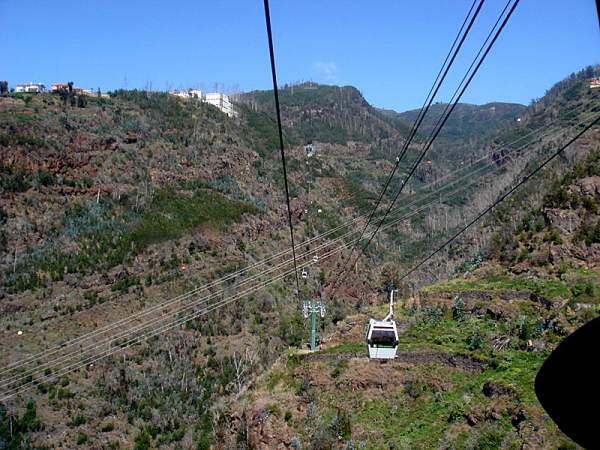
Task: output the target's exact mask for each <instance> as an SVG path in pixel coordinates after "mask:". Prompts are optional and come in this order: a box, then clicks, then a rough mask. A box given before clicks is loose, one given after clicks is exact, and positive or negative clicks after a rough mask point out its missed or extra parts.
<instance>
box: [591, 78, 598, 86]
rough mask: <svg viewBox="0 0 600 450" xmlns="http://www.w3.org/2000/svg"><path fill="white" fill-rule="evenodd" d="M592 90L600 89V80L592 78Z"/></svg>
mask: <svg viewBox="0 0 600 450" xmlns="http://www.w3.org/2000/svg"><path fill="white" fill-rule="evenodd" d="M590 88H591V89H595V88H600V78H592V79H591V80H590Z"/></svg>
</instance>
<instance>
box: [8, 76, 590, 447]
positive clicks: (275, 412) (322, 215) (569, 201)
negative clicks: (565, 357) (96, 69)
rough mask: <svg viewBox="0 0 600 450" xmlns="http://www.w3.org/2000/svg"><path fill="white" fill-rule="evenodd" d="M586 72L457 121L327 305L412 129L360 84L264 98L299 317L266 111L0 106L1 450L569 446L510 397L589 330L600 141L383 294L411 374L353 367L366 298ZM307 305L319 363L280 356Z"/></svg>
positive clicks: (483, 183) (486, 186)
mask: <svg viewBox="0 0 600 450" xmlns="http://www.w3.org/2000/svg"><path fill="white" fill-rule="evenodd" d="M588 72H589V71H587V72H582V73H581V74H577V75H574V76H572V77H570V78H569V79H567V80H565V81H563V82H561V83H559V84H558V85H557V86H556V87H554V88H553V89H551V90H550V91H549V92H548V94H547V96H545V97H544V98H542V99H539V100H538V101H536V102H534V103H532V105H530V106H529V107H527V108H526V109H525V108H524V107H521V106H520V105H507V104H502V103H495V104H493V105H484V106H473V105H461V106H460V108H458V109H457V111H456V113H457V115H456V116H455V117H454V118H453V119H451V120H450V121H449V122H448V128H447V130H446V132H445V134H444V135H443V138H444V140H443V142H437V143H436V144H435V145H434V147H433V148H432V150H431V152H430V154H429V155H428V156H427V158H426V159H425V160H424V161H423V164H422V166H421V167H420V168H419V169H418V170H417V171H416V173H415V177H414V179H413V180H411V182H410V183H409V184H408V186H407V189H406V190H405V192H404V193H403V195H402V196H401V197H400V199H399V201H398V203H397V205H396V207H395V208H394V209H393V211H392V214H391V215H390V216H389V217H388V219H387V220H386V222H385V224H384V226H383V227H382V230H381V233H379V234H378V236H377V238H376V239H375V240H374V241H373V243H372V245H371V246H370V247H369V249H368V250H367V251H366V252H365V255H364V256H363V258H362V259H361V260H360V262H359V263H358V264H357V265H356V266H355V267H353V268H352V270H350V271H348V272H346V274H345V276H344V279H343V282H342V283H336V281H337V279H336V277H339V274H340V270H341V269H342V267H341V263H342V261H344V257H345V256H346V254H347V252H345V250H344V247H343V244H349V243H352V242H353V240H355V239H356V238H357V231H360V229H361V228H362V226H363V225H364V223H365V216H364V215H365V214H367V213H368V212H369V211H370V210H371V208H372V207H373V205H374V203H375V200H376V199H377V196H378V194H379V191H380V189H381V187H382V185H383V183H384V182H385V179H386V177H387V175H388V173H389V172H390V170H391V169H392V167H393V164H394V161H395V158H396V156H397V154H398V153H399V151H400V149H401V148H402V146H403V145H404V143H405V138H406V136H407V134H408V129H409V127H410V125H411V124H410V118H411V117H413V115H414V114H413V113H412V112H408V113H402V114H393V113H390V112H384V111H381V110H378V109H377V108H374V107H373V106H371V105H369V104H368V103H367V102H366V101H365V99H364V98H363V97H362V95H361V94H360V92H359V91H358V90H357V89H355V88H353V87H337V86H325V85H317V84H314V83H306V84H301V85H294V86H286V87H285V88H284V89H282V90H281V92H280V99H281V104H282V118H283V121H284V135H285V141H286V154H287V158H288V160H287V163H288V176H289V183H290V193H291V203H292V211H293V222H294V225H295V231H296V240H297V242H298V243H299V244H298V248H297V253H298V255H299V256H298V260H299V264H300V265H301V268H306V269H307V277H306V279H302V285H301V289H300V293H299V296H296V295H295V293H294V290H295V286H294V276H293V266H292V263H291V261H290V254H289V230H288V228H287V223H286V210H285V200H284V196H283V178H282V175H281V161H280V160H279V149H278V137H277V129H276V122H275V117H274V106H273V102H272V94H273V93H272V92H271V91H259V92H250V93H247V94H242V95H241V96H240V97H239V98H238V100H237V102H236V103H235V107H236V109H237V110H238V112H239V116H238V117H235V118H230V117H228V116H226V115H225V114H222V113H221V112H220V111H219V110H217V109H216V108H214V107H212V106H210V105H207V104H205V103H200V102H195V101H193V100H184V99H180V98H177V97H174V96H171V95H168V94H166V93H159V92H145V91H116V92H113V93H111V95H110V97H109V98H95V97H83V96H81V97H79V96H77V95H75V94H69V95H62V96H60V95H54V94H39V95H34V94H7V95H4V96H1V97H0V156H1V158H2V164H1V166H0V276H1V280H2V286H1V287H0V311H1V312H2V315H1V316H2V318H1V320H0V325H1V328H0V330H1V336H2V341H1V342H2V343H1V344H0V354H2V366H3V367H6V368H7V369H6V370H7V371H6V372H4V373H5V374H6V377H8V376H10V377H12V378H10V379H9V381H8V382H6V383H4V381H3V384H2V386H1V389H0V391H1V392H2V393H9V394H10V393H18V395H16V396H11V397H10V398H8V399H5V400H2V402H1V404H0V447H2V445H5V446H7V447H8V448H20V447H19V446H21V447H24V448H27V447H28V446H29V447H32V448H57V447H64V448H74V447H77V446H80V447H82V448H84V447H89V448H138V449H143V448H152V447H159V446H162V447H165V448H211V446H212V447H215V446H217V447H218V446H219V445H223V446H228V445H229V446H230V447H231V446H233V447H237V448H275V447H276V446H277V445H278V444H281V443H283V444H284V445H285V446H287V448H299V447H298V445H300V446H301V448H305V447H308V448H310V446H311V445H312V446H313V447H314V448H338V447H339V448H351V447H349V446H350V445H357V444H356V443H365V445H372V447H373V448H381V446H380V444H381V445H383V443H384V442H387V441H389V442H396V445H397V446H398V448H400V447H402V446H404V447H411V448H415V446H416V447H418V446H419V445H421V446H428V445H434V446H435V445H442V446H444V445H445V446H446V447H452V446H459V447H460V445H463V444H464V446H471V447H473V448H477V445H480V444H481V443H482V442H484V440H485V439H488V440H490V442H496V441H497V440H500V442H506V443H507V446H509V445H508V444H510V443H518V442H520V441H526V440H527V439H528V436H536V439H537V438H539V439H540V440H541V441H540V442H542V443H543V445H545V446H547V447H552V446H557V445H561V444H562V443H567V441H566V438H564V437H563V436H561V435H560V433H559V432H558V431H557V430H556V429H555V428H553V426H552V425H551V424H548V423H547V421H544V420H543V416H541V411H540V409H539V407H538V406H537V405H536V404H535V399H534V398H533V396H532V392H531V390H530V385H529V384H528V383H529V381H530V379H531V377H532V376H533V374H534V373H535V369H536V367H538V365H539V363H540V362H541V361H542V360H543V357H544V355H546V354H547V351H548V350H549V349H550V348H551V347H552V346H553V345H555V344H556V342H558V341H559V340H560V339H561V337H562V336H564V335H565V333H567V332H568V331H569V330H571V329H573V328H574V327H575V326H576V325H577V324H578V323H581V322H582V321H583V320H585V318H586V317H589V315H590V314H595V313H596V308H597V306H596V303H597V301H596V300H597V296H598V288H597V275H598V271H597V267H596V265H597V257H598V255H597V253H598V236H597V235H598V229H597V228H598V217H597V211H596V208H595V205H596V204H597V203H598V186H597V180H596V178H598V177H599V176H600V174H599V173H597V172H598V171H597V165H598V161H597V154H598V153H597V151H598V150H599V149H598V146H597V145H598V144H597V143H598V136H599V135H598V130H597V129H596V130H593V131H592V132H590V133H589V134H588V135H586V136H585V138H582V139H581V141H579V142H578V143H577V145H574V146H573V148H571V149H570V150H569V152H568V153H567V154H566V155H565V157H564V158H563V159H562V160H561V161H558V162H557V163H556V164H555V165H554V166H553V167H552V169H551V171H549V172H548V173H546V174H545V175H544V177H541V178H539V179H537V180H536V184H534V185H533V186H531V187H529V188H528V190H525V191H523V193H521V194H520V195H519V196H516V197H515V198H514V200H513V201H512V202H511V203H509V204H507V205H506V206H505V207H503V208H499V209H497V210H496V211H495V216H494V217H492V218H489V219H488V220H487V221H486V222H484V223H483V224H482V225H481V226H477V227H475V228H473V229H472V230H471V231H470V232H469V233H467V234H465V235H464V236H463V237H462V238H461V239H460V240H459V241H458V242H457V243H456V244H455V245H453V246H452V247H451V248H450V249H449V251H447V252H442V253H441V254H440V255H438V257H437V258H435V259H434V260H433V261H432V263H431V264H428V265H427V266H426V267H425V268H424V270H422V271H419V272H418V273H417V274H415V276H413V277H411V278H410V280H408V282H403V283H399V285H400V287H401V294H402V298H403V300H404V301H406V308H405V310H404V311H403V312H402V315H401V318H400V320H401V321H402V324H403V331H404V334H403V338H402V339H403V342H404V343H405V344H406V348H405V349H404V350H403V351H406V352H407V355H406V356H405V359H404V360H400V361H399V362H398V363H394V364H391V365H389V366H373V365H369V364H366V361H364V360H362V359H360V358H357V359H356V360H355V359H352V358H354V357H355V356H357V355H358V356H360V355H362V353H361V352H362V351H363V350H364V349H363V348H362V345H363V344H362V339H363V337H362V333H363V328H364V324H365V320H366V319H367V315H368V314H371V313H374V312H377V313H378V314H379V313H380V312H381V308H380V307H379V306H378V305H379V304H380V303H381V301H382V300H383V297H382V296H381V295H379V294H378V292H379V291H380V289H381V288H382V286H383V285H385V284H386V283H387V282H389V281H393V280H394V279H398V278H399V276H400V275H401V274H402V273H403V272H404V271H406V270H407V269H408V268H410V267H411V266H412V265H413V264H414V263H416V262H418V261H420V260H421V259H422V258H423V257H424V256H425V255H426V254H427V253H428V252H429V251H430V250H431V249H433V248H434V247H435V245H437V244H439V243H441V242H443V240H444V239H445V238H446V236H448V235H450V234H452V233H453V232H454V231H456V230H457V229H459V228H460V226H462V224H464V223H465V221H467V220H468V219H469V218H470V217H472V216H473V215H474V214H476V213H477V212H478V211H480V210H481V209H482V208H483V207H485V206H486V205H488V204H489V203H491V202H492V201H493V199H495V198H496V197H497V195H498V194H500V193H501V192H503V191H504V190H505V189H506V188H507V187H508V186H510V185H511V184H512V183H514V182H515V180H517V179H519V178H520V177H522V176H523V175H524V174H525V173H526V171H527V169H530V168H531V167H533V165H534V164H535V163H536V162H537V161H539V160H540V158H542V157H543V156H544V155H545V154H547V153H548V152H549V151H552V150H553V149H555V148H556V147H557V146H558V145H560V144H561V143H562V142H563V141H565V140H566V139H568V138H569V137H571V136H572V135H573V134H574V133H575V132H576V131H577V130H578V129H580V127H581V126H582V125H581V124H582V123H586V121H589V119H590V117H592V116H593V115H594V113H596V114H597V113H598V111H599V109H600V103H599V101H598V93H596V92H593V91H592V90H591V89H590V88H589V86H588V83H587V79H588V77H589V73H588ZM591 73H592V74H598V69H597V68H592V69H591ZM492 107H494V108H495V110H494V111H492V110H491V108H492ZM439 108H441V105H436V107H435V108H434V113H439ZM411 114H413V115H411ZM432 117H433V118H432V119H431V120H433V119H434V118H435V116H432ZM517 118H519V119H521V120H519V121H517V120H516V119H517ZM430 124H431V122H430V121H428V122H427V123H426V126H430ZM426 132H427V128H424V129H423V130H420V134H419V136H418V139H417V140H416V142H415V143H413V144H412V145H411V147H410V148H409V151H408V154H407V158H406V160H403V161H402V163H401V165H400V170H399V173H398V178H396V179H395V180H394V181H393V182H392V183H391V185H390V191H389V192H388V193H387V194H386V196H385V198H384V205H383V206H384V207H385V206H387V204H388V202H389V201H390V200H391V199H392V198H393V196H394V195H395V193H396V191H397V189H398V188H399V186H400V179H401V177H402V176H404V175H405V174H406V173H407V171H408V170H409V169H410V166H411V163H412V162H413V161H414V160H415V157H416V155H417V154H418V152H419V151H420V149H421V145H422V142H423V139H424V136H426V135H427V133H426ZM309 142H310V143H312V144H313V146H314V150H315V154H314V155H313V156H310V157H308V156H307V154H306V152H305V149H304V145H305V144H307V143H309ZM595 152H596V153H595ZM576 164H579V165H576ZM509 208H510V209H509ZM447 276H450V277H451V279H449V280H446V277H447ZM431 283H435V284H431ZM298 297H299V298H298ZM303 299H321V300H323V301H324V302H326V304H327V314H326V315H325V317H324V318H323V320H321V321H320V329H319V333H320V335H321V336H323V339H324V354H326V355H334V356H332V357H329V356H327V357H325V358H324V359H322V360H320V359H319V356H318V355H315V359H310V358H309V357H304V356H298V355H296V352H297V350H298V349H300V348H302V347H303V346H304V343H305V342H306V340H307V337H308V332H307V324H306V321H305V319H304V318H303V316H302V314H301V308H300V302H299V300H300V301H301V300H303ZM458 300H460V302H459V301H458ZM578 305H579V306H578ZM582 305H585V306H582ZM457 311H458V312H457ZM357 314H358V315H357ZM115 323H117V325H111V324H115ZM166 324H168V325H169V326H168V327H167V326H166ZM90 333H92V334H90ZM86 336H89V337H86ZM75 338H77V339H79V340H77V341H72V339H75ZM529 341H531V344H530V343H529ZM413 350H415V351H419V352H421V353H418V354H414V355H413V354H408V353H410V352H412V351H413ZM36 355H37V356H36ZM98 355H104V356H107V357H105V358H100V359H98V358H97V356H98ZM282 355H283V356H282ZM335 355H350V356H349V357H348V358H346V357H345V356H341V357H338V356H335ZM457 355H458V356H457ZM25 358H30V359H27V360H25V362H24V363H23V366H14V367H13V366H11V364H18V363H19V362H20V361H23V360H24V359H25ZM336 358H337V359H336ZM456 358H458V360H459V361H461V362H459V363H456V361H457V359H456ZM415 361H417V363H419V364H421V363H423V364H425V365H423V366H421V365H418V364H417V365H416V366H415ZM273 364H275V365H274V366H273ZM440 364H441V365H440ZM72 369H76V370H72ZM465 374H470V375H469V376H465ZM471 375H472V376H471ZM6 379H7V378H3V380H6ZM382 380H383V381H382ZM388 380H389V381H388ZM488 380H491V382H492V384H491V385H490V386H492V387H491V388H490V389H491V391H490V392H492V394H490V395H488V394H486V393H485V392H483V391H482V390H481V386H480V385H481V384H482V383H484V382H487V381H488ZM25 388H28V389H25ZM390 390H391V391H390ZM384 392H385V395H386V398H387V400H386V401H385V402H383V403H381V402H380V401H379V400H380V399H381V397H382V396H383V395H384ZM389 392H391V394H390V393H389ZM340 393H347V394H348V397H344V398H341V397H340ZM363 394H364V395H363ZM388 394H389V395H388ZM511 405H512V406H511ZM346 410H347V411H349V412H348V413H347V414H346V413H344V412H343V411H346ZM389 411H394V413H395V414H396V416H395V417H396V418H397V421H392V422H389V424H388V428H387V429H386V430H385V433H384V434H383V438H379V437H377V436H376V433H377V432H378V428H377V427H375V426H374V425H372V424H381V423H384V422H385V421H386V420H387V418H388V416H389V415H388V412H389ZM402 411H403V412H402ZM401 412H402V413H401ZM65 418H66V419H65ZM395 420H396V419H395ZM514 421H516V422H517V425H515V424H514ZM378 426H379V425H378ZM470 427H474V428H475V430H476V431H477V433H476V434H473V433H471V431H472V430H471V428H470ZM511 427H512V428H511ZM317 429H318V430H320V431H319V432H318V433H314V434H311V433H309V432H308V431H307V430H317ZM398 429H401V430H404V432H403V433H397V432H396V431H394V430H398ZM302 430H304V431H302ZM527 430H528V431H527ZM526 433H531V434H530V435H528V434H526ZM479 436H481V440H478V439H480V437H479ZM278 439H279V441H278ZM381 439H383V440H381ZM386 440H387V441H386ZM519 440H520V441H519ZM350 441H352V442H353V444H350ZM369 443H371V444H369ZM478 443H479V444H478ZM555 444H556V445H555ZM481 445H483V444H481ZM481 445H480V447H481ZM515 445H516V444H515ZM565 445H566V444H565Z"/></svg>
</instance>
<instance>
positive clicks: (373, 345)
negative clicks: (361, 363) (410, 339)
mask: <svg viewBox="0 0 600 450" xmlns="http://www.w3.org/2000/svg"><path fill="white" fill-rule="evenodd" d="M367 346H368V347H369V358H374V359H394V358H395V357H396V351H397V350H398V329H397V328H396V322H395V321H394V320H375V319H371V320H369V329H368V330H367Z"/></svg>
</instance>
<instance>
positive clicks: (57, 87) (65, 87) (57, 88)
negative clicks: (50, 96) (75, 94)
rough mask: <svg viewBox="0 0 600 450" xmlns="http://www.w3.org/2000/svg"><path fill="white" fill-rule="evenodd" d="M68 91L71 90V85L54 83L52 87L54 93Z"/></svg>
mask: <svg viewBox="0 0 600 450" xmlns="http://www.w3.org/2000/svg"><path fill="white" fill-rule="evenodd" d="M68 90H69V85H68V84H67V83H54V84H53V85H52V92H59V91H68Z"/></svg>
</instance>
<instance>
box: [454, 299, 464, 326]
mask: <svg viewBox="0 0 600 450" xmlns="http://www.w3.org/2000/svg"><path fill="white" fill-rule="evenodd" d="M466 312H467V307H466V305H465V302H464V300H463V299H462V298H460V297H458V296H457V297H454V301H453V302H452V318H453V319H454V320H456V321H458V322H462V321H463V320H465V316H466Z"/></svg>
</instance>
